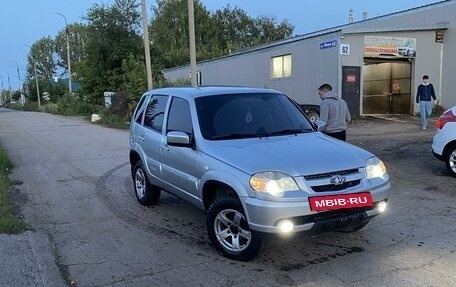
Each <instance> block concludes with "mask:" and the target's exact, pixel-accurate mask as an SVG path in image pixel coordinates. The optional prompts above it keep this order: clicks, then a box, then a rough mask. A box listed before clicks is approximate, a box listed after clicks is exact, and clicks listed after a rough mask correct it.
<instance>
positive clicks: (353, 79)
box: [347, 74, 356, 83]
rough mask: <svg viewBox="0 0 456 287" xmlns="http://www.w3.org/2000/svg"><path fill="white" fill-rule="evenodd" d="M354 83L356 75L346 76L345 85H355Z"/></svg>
mask: <svg viewBox="0 0 456 287" xmlns="http://www.w3.org/2000/svg"><path fill="white" fill-rule="evenodd" d="M355 82H356V75H352V74H350V75H347V83H355Z"/></svg>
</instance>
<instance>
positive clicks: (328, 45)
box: [320, 40, 337, 49]
mask: <svg viewBox="0 0 456 287" xmlns="http://www.w3.org/2000/svg"><path fill="white" fill-rule="evenodd" d="M336 46H337V40H334V41H329V42H323V43H320V49H328V48H334V47H336Z"/></svg>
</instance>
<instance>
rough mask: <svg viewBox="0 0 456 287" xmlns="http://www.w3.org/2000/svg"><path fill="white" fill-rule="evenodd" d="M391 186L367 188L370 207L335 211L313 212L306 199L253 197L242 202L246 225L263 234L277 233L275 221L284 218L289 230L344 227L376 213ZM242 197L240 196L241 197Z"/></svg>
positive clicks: (319, 229) (278, 229)
mask: <svg viewBox="0 0 456 287" xmlns="http://www.w3.org/2000/svg"><path fill="white" fill-rule="evenodd" d="M390 188H391V186H390V184H389V183H388V184H387V185H384V186H382V187H380V188H378V189H375V190H371V191H370V192H371V195H372V201H373V203H374V206H373V207H367V208H351V209H340V210H335V211H325V212H315V211H311V210H310V206H309V202H308V201H307V200H306V201H299V202H274V201H265V200H260V199H257V198H251V197H249V198H246V199H245V200H244V201H243V204H244V207H245V213H246V216H247V220H248V222H249V226H250V228H251V229H252V230H255V231H259V232H265V233H281V231H280V228H279V223H280V221H281V220H284V219H288V220H291V221H292V222H293V224H294V225H295V227H294V230H293V232H301V231H312V232H316V233H318V232H323V231H330V230H336V229H340V228H345V227H348V226H350V225H352V224H354V223H356V222H358V223H359V222H362V221H365V220H367V219H369V218H372V217H374V216H376V215H378V214H379V213H380V211H379V210H378V209H377V205H378V203H379V202H380V201H386V200H387V198H388V194H389V190H390ZM241 200H242V199H241Z"/></svg>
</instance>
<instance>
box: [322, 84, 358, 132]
mask: <svg viewBox="0 0 456 287" xmlns="http://www.w3.org/2000/svg"><path fill="white" fill-rule="evenodd" d="M318 95H320V98H321V104H320V120H322V121H324V122H326V127H325V129H324V130H323V133H325V134H327V135H328V136H331V137H333V138H336V139H340V140H343V141H345V140H346V138H347V134H346V130H347V124H348V123H349V122H350V121H351V117H350V112H349V111H348V107H347V103H346V102H345V101H344V100H343V99H342V98H339V97H338V96H337V94H336V93H335V92H333V91H332V87H331V85H330V84H323V85H321V86H320V87H319V88H318Z"/></svg>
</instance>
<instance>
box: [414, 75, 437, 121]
mask: <svg viewBox="0 0 456 287" xmlns="http://www.w3.org/2000/svg"><path fill="white" fill-rule="evenodd" d="M432 100H434V101H436V100H437V98H436V96H435V91H434V86H432V84H431V83H429V76H428V75H424V76H423V83H422V84H420V85H419V86H418V91H417V92H416V103H417V104H420V115H421V128H422V129H423V130H425V129H426V127H427V117H429V116H430V115H431V113H432V102H431V101H432Z"/></svg>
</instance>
